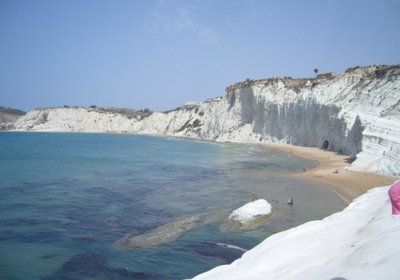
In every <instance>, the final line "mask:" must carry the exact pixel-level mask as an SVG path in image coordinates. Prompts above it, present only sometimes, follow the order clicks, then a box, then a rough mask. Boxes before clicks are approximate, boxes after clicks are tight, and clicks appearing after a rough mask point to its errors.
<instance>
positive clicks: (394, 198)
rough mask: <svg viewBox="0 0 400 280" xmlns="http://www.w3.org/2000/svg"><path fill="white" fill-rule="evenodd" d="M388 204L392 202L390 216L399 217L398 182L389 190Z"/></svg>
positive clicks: (399, 198) (399, 186)
mask: <svg viewBox="0 0 400 280" xmlns="http://www.w3.org/2000/svg"><path fill="white" fill-rule="evenodd" d="M389 196H390V202H392V214H393V215H400V181H398V182H397V183H396V184H394V185H393V186H391V187H390V189H389Z"/></svg>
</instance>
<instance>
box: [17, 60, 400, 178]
mask: <svg viewBox="0 0 400 280" xmlns="http://www.w3.org/2000/svg"><path fill="white" fill-rule="evenodd" d="M15 126H16V129H17V130H31V131H76V132H131V133H141V134H160V135H174V136H184V137H192V138H201V139H206V140H213V141H220V142H225V141H229V142H252V143H279V144H289V145H299V146H307V147H320V148H326V149H327V150H330V151H338V152H343V153H345V154H348V155H350V156H351V157H354V158H355V159H356V160H355V161H354V162H353V163H352V165H351V166H350V167H349V169H350V170H357V171H367V172H375V173H380V174H385V175H390V176H400V163H399V162H398V160H397V159H398V158H399V156H400V67H399V66H391V67H381V68H377V67H368V68H361V67H356V68H353V69H349V70H347V71H346V72H345V73H343V74H342V75H340V76H337V77H334V78H328V79H297V80H294V79H290V78H285V79H280V78H276V79H266V80H259V81H247V82H242V83H237V84H235V85H232V86H230V87H228V88H227V89H226V92H225V96H224V97H223V98H222V99H218V100H213V101H209V102H204V103H202V104H201V105H200V106H193V107H191V108H188V107H182V108H181V109H179V110H173V111H169V112H157V113H153V114H152V115H151V116H149V117H147V118H144V119H142V120H140V121H138V120H136V119H128V118H127V117H125V116H123V115H106V114H100V113H96V112H90V111H88V110H87V109H85V108H80V109H64V108H60V109H38V110H34V111H32V112H30V113H28V114H27V115H26V116H24V117H22V118H21V119H20V120H19V121H18V122H17V123H16V124H15Z"/></svg>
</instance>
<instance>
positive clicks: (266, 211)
mask: <svg viewBox="0 0 400 280" xmlns="http://www.w3.org/2000/svg"><path fill="white" fill-rule="evenodd" d="M270 214H271V204H269V203H268V202H267V201H266V200H265V199H258V200H256V201H254V202H249V203H247V204H245V205H243V206H242V207H240V208H238V209H236V210H234V211H233V212H232V213H231V214H230V215H229V219H230V220H232V221H234V222H236V223H239V224H244V225H246V224H251V223H253V222H255V221H257V220H258V219H260V218H263V217H266V216H268V215H270Z"/></svg>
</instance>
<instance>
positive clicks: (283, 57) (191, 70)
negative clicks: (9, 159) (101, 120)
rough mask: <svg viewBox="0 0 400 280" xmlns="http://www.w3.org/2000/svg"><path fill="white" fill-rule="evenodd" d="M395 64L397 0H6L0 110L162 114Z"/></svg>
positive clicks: (0, 27)
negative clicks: (249, 85)
mask: <svg viewBox="0 0 400 280" xmlns="http://www.w3.org/2000/svg"><path fill="white" fill-rule="evenodd" d="M399 63H400V0H329V1H328V0H326V1H325V0H314V1H313V0H310V1H307V0H304V1H301V0H292V1H291V0H213V1H211V0H210V1H208V0H198V1H196V0H140V1H139V0H130V1H123V0H120V1H119V0H113V1H111V0H110V1H102V0H93V1H90V0H83V1H82V0H77V1H74V0H62V1H57V0H51V1H40V0H34V1H32V0H27V1H20V0H0V106H4V107H12V108H17V109H21V110H24V111H30V110H33V109H34V108H44V107H59V106H64V105H68V106H90V105H97V106H110V107H119V108H132V109H136V110H139V109H143V108H144V107H149V108H150V109H152V110H154V111H165V110H169V109H174V108H176V107H180V106H182V105H184V104H185V103H186V102H189V101H205V100H206V99H208V98H213V97H217V96H223V95H224V93H225V88H226V87H227V86H229V85H232V84H234V83H237V82H241V81H244V80H246V79H247V78H250V79H263V78H273V77H283V76H290V77H293V78H305V77H314V76H315V74H314V69H315V68H318V69H319V73H325V72H336V73H337V74H341V73H343V72H344V71H345V70H346V69H347V68H350V67H354V66H369V65H374V64H376V65H382V64H386V65H392V64H399Z"/></svg>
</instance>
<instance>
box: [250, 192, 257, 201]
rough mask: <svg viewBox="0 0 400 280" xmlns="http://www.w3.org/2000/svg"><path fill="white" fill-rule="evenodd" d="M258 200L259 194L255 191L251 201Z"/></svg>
mask: <svg viewBox="0 0 400 280" xmlns="http://www.w3.org/2000/svg"><path fill="white" fill-rule="evenodd" d="M256 200H257V195H256V193H254V192H253V195H252V196H251V201H253V202H254V201H256Z"/></svg>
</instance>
